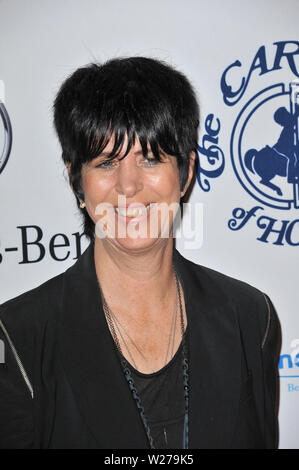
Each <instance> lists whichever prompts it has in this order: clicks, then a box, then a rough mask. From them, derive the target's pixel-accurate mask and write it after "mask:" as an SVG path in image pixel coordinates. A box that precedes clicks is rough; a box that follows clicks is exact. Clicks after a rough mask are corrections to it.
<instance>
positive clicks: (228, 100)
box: [220, 41, 299, 106]
mask: <svg viewBox="0 0 299 470" xmlns="http://www.w3.org/2000/svg"><path fill="white" fill-rule="evenodd" d="M273 44H274V45H275V46H276V54H275V58H274V63H273V67H272V68H271V67H269V66H268V65H267V57H266V49H265V46H261V47H260V48H259V49H258V51H257V53H256V54H255V56H254V59H253V61H252V64H251V66H250V69H249V71H248V73H247V76H242V78H241V79H240V85H239V87H238V88H237V89H235V90H233V88H232V86H231V85H230V84H229V80H228V75H229V73H230V72H231V71H232V70H236V68H237V69H239V68H240V67H242V63H241V62H240V61H239V60H236V61H235V62H233V63H232V64H230V65H229V66H228V67H227V68H226V69H225V70H224V72H223V74H222V77H221V81H220V87H221V91H222V94H223V101H224V103H225V104H226V105H228V106H233V105H235V104H236V103H238V101H239V100H240V99H241V98H242V96H243V95H244V93H245V91H246V89H247V86H248V84H249V81H250V78H251V75H252V74H253V72H254V71H255V70H257V71H258V75H264V74H266V73H268V72H272V71H274V70H279V69H281V68H282V67H281V61H282V58H283V57H284V58H286V60H287V63H288V66H289V68H290V70H291V71H292V72H293V74H294V75H295V76H296V77H299V74H298V71H297V67H296V63H295V56H298V55H299V41H279V42H275V43H273ZM289 45H295V46H296V49H295V50H293V51H288V52H287V51H286V48H287V47H288V46H289Z"/></svg>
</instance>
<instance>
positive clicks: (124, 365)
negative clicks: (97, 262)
mask: <svg viewBox="0 0 299 470" xmlns="http://www.w3.org/2000/svg"><path fill="white" fill-rule="evenodd" d="M174 275H175V284H176V302H175V309H174V315H173V320H172V326H171V330H172V329H174V331H175V324H176V314H177V303H178V302H177V300H179V307H180V320H181V333H182V350H183V361H182V366H183V383H184V405H185V406H184V408H185V415H184V427H183V443H182V448H183V449H188V441H189V435H188V434H189V433H188V430H189V429H188V428H189V426H188V421H189V420H188V415H189V383H188V382H189V373H188V369H189V365H188V360H187V350H186V343H185V334H184V333H185V326H184V316H183V308H182V299H181V293H180V286H179V280H178V276H177V273H176V270H175V269H174ZM99 287H100V293H101V297H102V304H103V310H104V314H105V317H106V320H107V323H108V326H109V329H110V331H111V334H112V337H113V340H114V343H115V345H116V348H117V350H118V352H119V355H120V361H121V365H122V368H123V372H124V375H125V378H126V380H127V382H128V385H129V389H130V390H131V392H132V395H133V398H134V400H135V402H136V406H137V408H138V411H139V414H140V417H141V420H142V422H143V425H144V428H145V432H146V435H147V438H148V441H149V444H150V448H151V449H155V446H154V441H153V438H152V435H151V430H150V427H149V425H148V421H147V418H146V416H145V413H144V408H143V406H142V403H141V400H140V397H139V395H138V392H137V390H136V387H135V383H134V380H133V378H132V376H131V370H130V367H129V364H128V362H127V360H126V359H125V357H124V356H123V354H122V350H121V346H120V343H119V340H118V337H117V334H116V331H115V327H114V322H115V324H116V327H117V329H118V332H119V334H120V337H121V338H122V340H123V342H124V344H125V346H126V349H127V350H128V354H129V356H130V357H131V359H132V360H133V363H134V365H135V362H134V359H133V357H132V355H131V353H130V351H129V349H128V347H127V344H126V342H125V341H124V338H123V336H122V334H121V331H120V329H119V326H118V325H117V318H116V316H115V315H114V313H113V312H112V311H111V309H110V308H109V306H108V304H107V302H106V300H105V297H104V294H103V291H102V289H101V286H100V285H99ZM113 320H114V321H113ZM118 323H119V321H118ZM119 324H120V323H119ZM122 328H123V329H124V327H122ZM126 334H127V335H128V333H127V332H126ZM128 336H129V335H128ZM170 338H171V331H170V334H169V341H168V347H167V352H166V361H167V356H168V350H169V345H170ZM130 339H131V341H132V343H133V345H134V346H135V347H136V348H137V350H138V351H139V353H140V354H141V356H142V357H143V358H144V359H145V361H146V362H147V363H148V360H147V359H146V358H145V356H144V355H143V353H142V351H140V349H139V348H138V346H137V345H136V343H134V341H133V340H132V338H130ZM173 342H174V337H173ZM172 351H173V344H172ZM164 432H165V429H164Z"/></svg>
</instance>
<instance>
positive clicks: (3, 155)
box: [0, 80, 12, 174]
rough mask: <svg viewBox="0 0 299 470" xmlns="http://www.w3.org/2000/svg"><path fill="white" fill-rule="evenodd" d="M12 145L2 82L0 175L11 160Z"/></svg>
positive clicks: (0, 101) (0, 90)
mask: <svg viewBox="0 0 299 470" xmlns="http://www.w3.org/2000/svg"><path fill="white" fill-rule="evenodd" d="M11 145H12V128H11V123H10V119H9V115H8V112H7V109H6V107H5V104H4V83H3V82H2V81H1V80H0V174H1V173H2V171H3V170H4V168H5V166H6V163H7V161H8V159H9V155H10V151H11Z"/></svg>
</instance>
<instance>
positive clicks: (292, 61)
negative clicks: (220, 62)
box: [197, 40, 299, 247]
mask: <svg viewBox="0 0 299 470" xmlns="http://www.w3.org/2000/svg"><path fill="white" fill-rule="evenodd" d="M298 59H299V41H295V40H292V41H278V42H274V43H273V44H272V45H269V46H267V47H266V46H260V47H259V48H258V50H257V51H256V52H255V54H254V56H253V59H252V61H251V62H249V65H248V62H246V64H243V63H242V62H241V61H240V60H235V61H234V62H232V63H231V64H229V65H228V66H227V67H226V69H225V70H224V72H223V73H222V75H221V79H220V89H221V93H222V98H223V102H224V104H225V105H226V106H227V107H228V108H226V113H227V112H228V109H231V110H233V109H234V107H235V106H236V105H237V106H236V107H237V112H236V115H235V117H234V119H233V126H232V131H231V134H230V137H229V140H228V141H226V139H225V135H226V133H225V135H224V133H223V131H222V122H221V120H220V118H219V117H217V116H215V115H214V114H212V113H210V114H208V116H207V117H206V120H205V123H204V129H203V131H204V132H203V137H202V142H201V144H200V145H198V151H197V157H198V158H197V164H198V171H197V182H198V184H199V186H200V188H201V189H202V190H203V191H206V192H208V191H210V189H211V184H210V183H211V180H212V179H213V178H218V177H219V176H220V175H221V174H222V173H223V172H224V170H225V168H226V167H228V165H227V158H226V157H227V155H228V154H230V157H231V163H232V169H233V174H234V176H236V177H237V180H238V181H239V183H240V184H241V186H242V187H243V189H244V190H245V192H246V193H247V194H248V195H250V199H249V200H248V201H247V202H245V204H246V206H245V207H244V206H243V207H242V206H240V205H236V206H234V207H233V208H232V211H231V216H229V218H228V219H227V226H228V228H229V229H230V230H233V231H238V230H241V229H243V228H244V227H245V226H247V225H251V224H254V225H256V227H257V229H258V230H259V234H258V236H257V238H256V239H257V240H259V241H261V242H263V243H272V244H273V245H278V246H283V245H289V246H294V247H295V246H296V247H298V246H299V217H298V216H299V214H298V211H297V210H298V209H299V125H298V120H299V69H298ZM279 74H280V77H279ZM274 76H275V77H277V79H276V80H275V82H274V83H275V84H273V78H274ZM278 77H279V78H278ZM268 78H269V79H270V83H269V81H268ZM252 87H253V88H252ZM252 89H257V90H256V91H251V93H250V95H249V96H248V94H249V90H252ZM223 139H225V141H223ZM234 190H235V186H234V185H231V187H230V192H233V191H234ZM244 201H246V199H244ZM250 201H251V204H252V201H254V205H251V207H250V205H249V204H250ZM270 208H271V212H270ZM273 209H275V210H277V209H279V210H280V212H278V213H277V211H276V212H274V211H273ZM282 211H284V213H283V212H282ZM285 212H287V213H288V214H289V215H288V216H287V217H286V215H285ZM278 214H281V215H282V214H283V217H281V218H280V216H279V215H278Z"/></svg>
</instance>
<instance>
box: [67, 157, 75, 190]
mask: <svg viewBox="0 0 299 470" xmlns="http://www.w3.org/2000/svg"><path fill="white" fill-rule="evenodd" d="M65 167H66V170H67V174H68V177H69V183H70V187H71V188H72V190H73V186H72V183H71V163H70V162H66V164H65Z"/></svg>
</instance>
